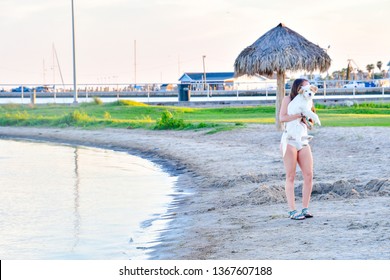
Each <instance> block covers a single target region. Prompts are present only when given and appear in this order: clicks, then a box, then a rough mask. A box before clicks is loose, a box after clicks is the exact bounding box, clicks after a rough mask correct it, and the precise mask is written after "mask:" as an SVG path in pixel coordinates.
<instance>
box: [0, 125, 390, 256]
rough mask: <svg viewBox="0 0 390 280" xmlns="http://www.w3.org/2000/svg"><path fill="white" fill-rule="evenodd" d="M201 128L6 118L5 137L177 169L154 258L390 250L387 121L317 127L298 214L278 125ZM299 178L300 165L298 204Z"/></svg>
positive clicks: (350, 253) (363, 253)
mask: <svg viewBox="0 0 390 280" xmlns="http://www.w3.org/2000/svg"><path fill="white" fill-rule="evenodd" d="M205 132H206V130H201V131H148V130H140V129H133V130H129V129H102V130H82V129H77V128H66V129H59V128H33V127H28V128H26V127H0V137H1V138H4V137H7V138H25V139H32V140H44V141H50V142H58V143H68V144H79V145H84V146H95V147H101V148H106V149H114V150H115V149H120V150H122V151H123V150H125V151H128V152H129V153H130V154H134V155H136V156H141V157H144V158H146V159H149V160H152V161H153V162H156V163H158V164H160V165H161V166H163V167H164V168H167V169H166V170H167V172H176V174H178V175H179V178H178V182H177V188H178V189H179V191H180V192H179V197H180V199H176V200H175V201H174V205H172V207H171V208H170V209H169V212H168V213H167V216H168V217H167V218H168V219H171V220H170V221H169V224H168V225H169V227H168V229H167V231H165V232H162V234H161V238H160V240H158V242H159V244H158V245H156V246H153V247H151V248H149V249H152V253H151V254H150V256H151V259H156V260H158V259H189V260H190V259H193V260H196V259H199V260H203V259H390V246H389V244H390V222H387V219H388V217H387V216H388V215H387V214H386V213H388V209H389V206H390V199H388V197H389V196H390V178H389V174H390V158H389V157H388V155H389V154H390V147H389V144H388V143H389V140H390V128H383V127H378V128H375V127H359V128H322V127H321V128H318V129H315V130H314V131H312V133H311V134H312V135H314V139H313V141H312V143H311V146H312V150H313V156H314V187H313V199H312V203H311V209H312V211H313V212H314V215H315V217H314V218H313V219H308V220H305V221H298V222H297V221H292V220H289V219H287V215H286V213H287V212H286V209H287V206H286V203H285V196H284V190H283V186H284V170H283V163H282V159H281V156H280V153H279V141H280V135H281V133H280V132H278V131H276V129H275V128H274V126H273V125H248V126H247V127H246V128H238V129H236V130H233V131H226V132H220V133H217V134H212V135H207V134H206V133H205ZM301 183H302V178H301V176H300V174H299V172H298V173H297V178H296V197H297V206H299V205H300V204H299V201H300V199H299V197H300V185H301ZM180 193H182V194H183V195H181V194H180ZM186 193H191V195H184V194H186ZM299 209H300V208H299Z"/></svg>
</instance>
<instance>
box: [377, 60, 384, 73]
mask: <svg viewBox="0 0 390 280" xmlns="http://www.w3.org/2000/svg"><path fill="white" fill-rule="evenodd" d="M382 65H383V64H382V61H378V62H377V63H376V67H378V69H379V72H381V71H382Z"/></svg>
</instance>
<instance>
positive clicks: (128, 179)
mask: <svg viewBox="0 0 390 280" xmlns="http://www.w3.org/2000/svg"><path fill="white" fill-rule="evenodd" d="M176 179H177V178H176V177H174V176H171V175H169V174H167V173H165V172H163V170H162V169H161V167H159V166H157V165H156V164H154V163H152V162H150V161H148V160H145V159H142V158H139V157H135V156H132V155H129V154H128V153H125V152H117V151H110V150H103V149H98V148H87V147H73V146H66V145H59V144H55V145H54V144H48V143H36V142H26V141H13V140H0V201H1V203H0V228H1V232H0V259H27V260H29V259H146V258H147V257H148V255H147V253H148V250H147V249H145V248H147V247H150V246H151V245H154V244H156V243H154V242H155V240H156V239H157V238H158V232H159V231H161V230H162V229H163V228H165V227H166V223H167V219H164V215H165V214H166V212H167V207H168V205H169V204H170V203H171V202H172V200H173V195H174V188H173V187H174V184H175V182H176Z"/></svg>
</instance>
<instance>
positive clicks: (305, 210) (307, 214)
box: [301, 208, 314, 218]
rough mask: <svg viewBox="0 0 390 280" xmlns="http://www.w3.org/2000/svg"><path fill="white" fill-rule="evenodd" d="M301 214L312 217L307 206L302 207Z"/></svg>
mask: <svg viewBox="0 0 390 280" xmlns="http://www.w3.org/2000/svg"><path fill="white" fill-rule="evenodd" d="M301 215H303V216H304V217H305V218H313V217H314V216H313V214H311V213H310V212H309V208H303V209H302V212H301Z"/></svg>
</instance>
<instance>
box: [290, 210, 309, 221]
mask: <svg viewBox="0 0 390 280" xmlns="http://www.w3.org/2000/svg"><path fill="white" fill-rule="evenodd" d="M288 216H289V218H290V219H292V220H304V219H306V217H305V216H304V215H303V214H302V213H298V211H297V210H293V211H289V212H288Z"/></svg>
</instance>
